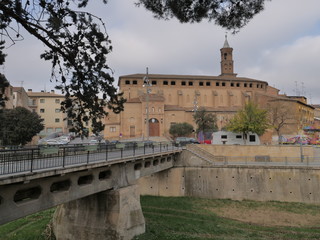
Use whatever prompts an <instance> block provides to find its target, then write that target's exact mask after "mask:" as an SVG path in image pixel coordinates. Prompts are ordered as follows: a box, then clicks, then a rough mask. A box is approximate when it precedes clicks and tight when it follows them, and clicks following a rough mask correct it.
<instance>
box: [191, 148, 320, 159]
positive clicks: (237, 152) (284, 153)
mask: <svg viewBox="0 0 320 240" xmlns="http://www.w3.org/2000/svg"><path fill="white" fill-rule="evenodd" d="M188 147H191V148H192V147H196V148H201V149H203V150H205V151H206V152H208V153H210V154H212V155H214V156H236V157H242V156H245V157H250V156H257V155H267V156H270V157H272V158H279V160H283V158H285V157H287V158H291V159H293V158H296V161H300V159H299V158H300V155H301V151H302V154H303V155H304V156H305V157H320V148H319V147H316V146H305V145H304V146H302V148H300V146H299V145H289V146H288V145H259V146H249V145H247V146H244V145H211V144H200V145H188ZM280 158H282V159H280ZM235 160H236V158H235ZM292 161H293V160H292Z"/></svg>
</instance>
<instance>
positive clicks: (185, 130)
mask: <svg viewBox="0 0 320 240" xmlns="http://www.w3.org/2000/svg"><path fill="white" fill-rule="evenodd" d="M192 131H193V126H192V125H191V124H190V123H186V122H184V123H176V124H173V125H171V127H170V129H169V133H170V134H171V135H172V136H173V137H174V138H176V137H184V136H189V135H190V134H191V133H192Z"/></svg>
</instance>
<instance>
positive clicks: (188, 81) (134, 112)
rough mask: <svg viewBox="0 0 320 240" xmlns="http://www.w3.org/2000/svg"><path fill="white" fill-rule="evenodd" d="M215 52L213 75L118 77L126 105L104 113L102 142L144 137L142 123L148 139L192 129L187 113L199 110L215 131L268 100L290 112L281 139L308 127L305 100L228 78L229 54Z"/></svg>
mask: <svg viewBox="0 0 320 240" xmlns="http://www.w3.org/2000/svg"><path fill="white" fill-rule="evenodd" d="M220 51H221V74H220V75H219V76H191V75H162V74H148V75H146V74H132V75H126V76H121V77H120V78H119V82H118V86H119V88H120V91H121V92H123V93H124V97H125V98H126V99H127V102H126V103H125V108H124V111H123V112H121V113H120V114H118V115H116V114H112V113H110V114H109V116H108V117H107V118H106V122H105V123H106V128H105V132H104V136H105V138H107V139H119V138H121V137H122V138H133V137H146V136H147V135H148V129H147V125H148V124H147V119H149V136H164V137H168V136H169V129H170V126H171V125H172V124H175V123H179V122H188V123H190V124H192V125H193V126H195V123H194V121H193V113H194V111H195V110H196V109H197V108H199V107H204V108H205V109H206V110H207V111H209V112H212V113H214V114H215V115H216V116H217V125H218V127H219V128H220V129H221V128H222V127H223V126H225V125H226V123H227V122H228V121H229V120H230V119H231V118H232V117H233V115H234V114H235V113H236V112H237V111H238V110H240V109H241V108H243V106H244V105H245V103H246V102H248V101H253V102H256V103H257V104H258V105H259V106H260V107H267V105H268V103H269V102H270V101H278V102H285V104H286V105H288V104H289V105H290V107H294V109H296V110H295V114H296V115H295V118H297V121H291V126H290V127H289V128H288V129H287V130H285V133H287V134H297V133H298V132H299V131H300V130H301V129H302V128H303V126H304V125H305V124H308V125H312V123H313V109H314V108H313V107H312V106H310V105H308V104H307V102H306V99H305V98H303V97H294V98H292V97H288V96H285V95H280V94H279V90H278V89H276V88H273V87H271V86H269V85H268V83H267V82H265V81H261V80H257V79H252V78H245V77H238V76H237V74H236V73H234V62H233V55H232V54H233V49H232V48H231V47H230V46H229V43H228V41H227V39H226V40H225V42H224V45H223V48H221V49H220ZM146 80H148V81H147V82H146ZM148 85H149V86H148ZM147 92H148V93H147ZM292 125H294V126H292Z"/></svg>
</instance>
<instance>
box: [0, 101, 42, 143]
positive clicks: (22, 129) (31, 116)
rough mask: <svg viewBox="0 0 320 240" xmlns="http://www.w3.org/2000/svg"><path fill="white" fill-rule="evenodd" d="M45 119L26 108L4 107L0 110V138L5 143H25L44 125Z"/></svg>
mask: <svg viewBox="0 0 320 240" xmlns="http://www.w3.org/2000/svg"><path fill="white" fill-rule="evenodd" d="M42 122H43V119H41V118H40V116H39V115H38V114H37V113H35V112H31V111H29V110H28V109H26V108H23V107H17V108H14V109H3V110H1V112H0V139H2V140H3V142H2V144H3V145H19V144H21V145H25V144H26V143H28V142H30V141H31V140H32V138H33V137H34V136H35V135H37V134H38V133H39V132H40V131H41V130H43V128H44V126H43V124H42Z"/></svg>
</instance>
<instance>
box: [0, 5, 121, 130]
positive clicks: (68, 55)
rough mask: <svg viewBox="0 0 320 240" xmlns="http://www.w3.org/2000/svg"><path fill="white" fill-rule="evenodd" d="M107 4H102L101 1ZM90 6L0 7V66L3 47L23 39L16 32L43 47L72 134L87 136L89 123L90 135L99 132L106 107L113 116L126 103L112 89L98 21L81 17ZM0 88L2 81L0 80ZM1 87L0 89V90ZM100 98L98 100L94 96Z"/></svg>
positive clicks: (102, 30) (89, 16) (108, 47)
mask: <svg viewBox="0 0 320 240" xmlns="http://www.w3.org/2000/svg"><path fill="white" fill-rule="evenodd" d="M102 1H103V2H104V3H106V2H107V1H106V0H102ZM87 3H88V0H74V1H71V0H52V1H45V0H33V1H18V0H2V1H0V23H1V24H0V34H1V38H2V39H4V40H3V41H1V42H0V64H3V62H4V58H5V54H4V53H3V47H4V46H5V44H6V41H7V42H8V43H7V45H13V44H14V43H15V42H17V41H20V40H22V39H23V37H22V36H21V32H20V28H24V29H25V30H26V31H27V33H28V34H31V35H32V36H34V37H36V38H37V39H38V40H39V41H41V42H42V43H43V44H44V45H45V46H46V47H47V50H45V52H44V53H43V54H42V55H41V58H43V59H44V60H49V61H51V62H52V72H51V77H52V79H51V81H55V82H56V83H57V86H56V88H57V89H59V90H61V91H62V93H63V94H64V95H65V100H64V101H62V103H61V107H62V110H63V111H64V112H66V113H67V118H68V119H69V120H71V121H73V127H74V130H75V131H77V132H80V133H83V134H85V133H86V132H84V131H83V130H84V129H85V126H84V123H85V122H88V121H90V120H91V122H92V127H93V131H94V132H100V131H101V130H103V124H102V122H101V119H102V118H103V117H104V116H106V115H107V111H106V109H105V108H106V107H107V108H109V109H110V110H112V111H113V112H115V113H119V112H120V111H121V110H123V103H124V102H125V100H124V98H123V97H122V94H121V93H118V92H117V89H116V87H115V86H114V85H113V82H114V78H113V77H112V71H111V69H110V68H109V66H108V65H107V59H106V56H107V54H108V53H110V51H111V50H112V47H111V45H110V40H109V37H108V35H107V34H106V30H105V28H104V24H103V22H102V21H101V19H100V18H98V17H96V16H94V15H93V14H90V13H88V12H84V11H81V8H84V7H86V5H87ZM0 81H1V82H2V79H1V78H0ZM0 85H1V84H0ZM100 92H101V93H102V100H100V99H99V98H98V94H99V93H100Z"/></svg>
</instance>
